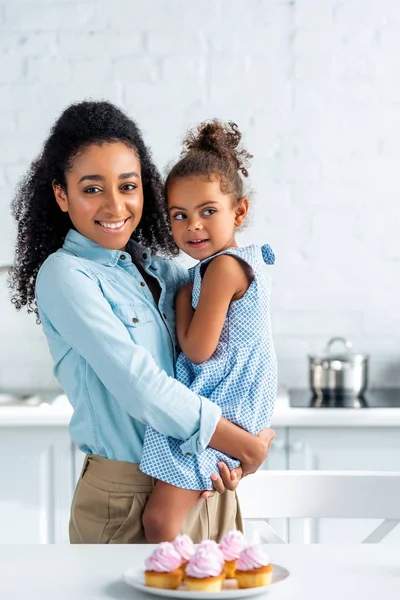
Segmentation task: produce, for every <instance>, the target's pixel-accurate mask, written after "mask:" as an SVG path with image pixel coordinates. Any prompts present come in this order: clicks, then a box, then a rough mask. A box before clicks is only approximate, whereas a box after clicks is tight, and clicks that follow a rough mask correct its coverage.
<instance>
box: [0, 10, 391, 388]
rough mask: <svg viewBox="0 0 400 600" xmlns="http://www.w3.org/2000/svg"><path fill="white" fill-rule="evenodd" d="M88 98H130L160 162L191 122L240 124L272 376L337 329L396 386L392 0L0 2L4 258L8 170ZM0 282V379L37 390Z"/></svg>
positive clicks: (299, 380) (245, 238)
mask: <svg viewBox="0 0 400 600" xmlns="http://www.w3.org/2000/svg"><path fill="white" fill-rule="evenodd" d="M89 96H90V97H93V98H107V99H110V100H112V101H114V102H117V103H118V104H120V105H121V106H122V107H123V108H124V109H126V110H127V111H128V112H129V114H130V115H131V116H132V117H133V118H135V119H136V120H137V121H138V123H139V124H140V126H141V127H142V129H143V131H144V134H145V139H146V141H147V142H148V144H149V145H150V146H151V147H152V148H153V151H154V156H155V159H156V162H157V164H158V165H159V166H160V167H164V166H165V165H166V164H167V163H168V162H169V161H171V160H172V159H174V158H175V157H176V155H177V153H178V150H179V141H180V139H181V138H182V136H183V134H184V132H185V130H186V129H187V128H188V127H189V126H192V125H194V124H196V123H197V122H198V121H200V120H202V119H204V118H209V117H214V116H218V117H221V118H223V119H234V120H236V121H237V123H238V124H239V125H240V127H241V128H242V129H243V131H244V132H245V141H246V143H247V146H248V148H249V150H250V151H251V152H252V153H253V154H254V155H255V158H254V164H253V167H252V169H251V182H250V183H251V186H252V188H253V189H254V190H255V192H256V194H255V199H254V205H253V218H252V221H251V223H250V225H249V227H248V228H247V230H246V231H245V232H244V233H243V235H242V242H243V243H247V242H250V241H257V242H260V243H261V242H265V241H268V242H270V243H271V245H272V246H273V247H274V249H275V251H276V254H277V265H276V269H275V287H274V306H273V322H274V330H275V340H276V346H277V351H278V356H279V363H280V382H281V385H297V386H299V385H305V384H306V381H307V379H306V378H307V361H306V354H307V352H309V351H319V350H320V349H321V347H323V345H324V344H325V342H326V340H327V338H328V337H329V336H331V335H336V334H344V335H348V336H349V337H351V338H352V339H353V341H354V344H355V346H356V347H357V348H359V349H360V350H362V351H367V352H370V353H371V371H372V383H374V384H376V385H380V384H382V385H393V384H397V385H400V318H399V316H398V308H397V307H398V305H399V294H400V278H399V270H400V241H399V226H400V201H399V182H398V176H397V173H398V172H399V161H400V3H399V2H398V0H380V2H376V0H347V1H346V2H343V1H340V0H280V1H278V0H250V1H249V2H232V1H229V0H219V1H218V2H215V0H201V1H200V2H196V3H194V2H193V3H189V2H187V1H185V0H175V1H174V2H171V1H170V0H148V1H146V2H144V1H140V2H139V1H138V0H137V1H131V2H127V1H126V0H113V1H112V2H109V1H108V0H97V1H96V0H92V1H82V0H80V1H78V0H41V1H39V0H38V1H35V0H30V1H28V0H25V1H23V0H0V207H1V209H2V235H1V236H0V264H1V263H5V262H9V261H10V260H11V258H12V240H13V225H12V222H11V218H10V217H9V202H10V199H11V196H12V191H13V187H14V184H15V182H16V180H17V179H18V177H19V176H20V174H22V172H23V171H24V169H25V168H26V167H27V166H28V164H29V161H30V160H31V159H32V158H33V157H34V156H35V155H36V153H37V152H38V151H39V148H40V145H41V143H42V141H43V140H44V137H45V136H46V134H47V131H48V128H49V126H50V125H51V123H52V121H53V120H54V119H55V118H56V117H57V116H58V114H59V113H60V111H61V110H62V109H63V108H64V107H65V106H66V105H67V104H68V103H70V102H71V101H77V100H80V99H83V98H86V97H89ZM2 290H3V291H2V292H1V295H0V339H1V343H0V387H1V386H2V385H5V386H11V385H21V384H22V385H24V386H25V387H29V386H30V385H40V386H46V385H50V383H51V382H52V379H51V375H50V371H51V362H50V359H49V356H48V353H47V348H46V344H45V342H44V340H43V337H42V335H41V330H40V328H39V327H37V326H36V325H35V322H34V319H33V318H32V316H29V317H28V316H26V315H23V314H17V313H15V311H14V309H13V307H12V306H11V305H10V304H9V303H8V301H7V292H6V290H5V289H4V286H3V288H2Z"/></svg>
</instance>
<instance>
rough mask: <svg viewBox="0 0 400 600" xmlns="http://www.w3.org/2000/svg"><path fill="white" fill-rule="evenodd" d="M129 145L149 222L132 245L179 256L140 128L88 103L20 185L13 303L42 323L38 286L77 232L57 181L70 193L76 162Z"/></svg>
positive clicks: (64, 122)
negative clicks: (94, 149) (88, 152)
mask: <svg viewBox="0 0 400 600" xmlns="http://www.w3.org/2000/svg"><path fill="white" fill-rule="evenodd" d="M112 142H123V143H124V144H126V145H127V146H129V147H130V148H132V149H133V150H134V151H135V152H136V154H137V156H138V158H139V160H140V165H141V174H142V183H143V198H144V204H143V216H142V219H141V221H140V223H139V225H138V226H137V228H136V230H135V231H134V233H133V234H132V239H135V240H136V241H138V242H140V243H141V244H143V245H144V246H146V247H148V248H150V250H151V251H153V252H161V253H162V254H166V255H174V254H177V247H176V245H175V243H174V241H173V238H172V235H171V230H170V225H169V222H168V215H167V212H166V205H165V197H164V187H163V182H162V179H161V176H160V174H159V172H158V170H157V168H156V167H155V165H154V163H153V162H152V157H151V154H150V151H149V150H148V148H147V147H146V146H145V144H144V141H143V138H142V133H141V131H140V129H139V128H138V127H137V125H136V124H135V123H134V122H133V121H132V120H131V119H130V118H129V117H128V116H127V115H125V114H124V113H123V112H122V111H121V110H120V109H119V108H117V107H116V106H114V105H113V104H111V103H110V102H102V101H93V102H92V101H84V102H80V103H77V104H72V105H71V106H69V107H68V108H67V109H66V110H65V111H64V112H63V113H62V115H61V116H60V117H59V119H58V120H57V121H56V122H55V124H54V125H53V127H52V129H51V131H50V135H49V137H48V139H47V140H46V141H45V143H44V145H43V149H42V152H41V154H40V155H39V157H38V158H37V159H36V160H35V161H33V163H32V164H31V167H30V169H29V171H28V172H27V173H26V175H25V177H24V178H23V179H22V181H21V182H20V183H19V185H18V187H17V190H16V194H15V197H14V199H13V202H12V205H11V208H12V214H13V216H14V218H15V219H16V221H17V225H18V233H17V241H16V248H15V257H14V264H13V267H12V269H11V271H10V277H9V286H10V288H11V289H12V295H11V301H12V303H13V304H14V305H15V308H16V309H17V310H20V309H21V308H22V307H23V306H26V307H27V310H28V312H34V313H35V314H36V316H37V318H38V310H37V306H36V303H35V282H36V277H37V274H38V271H39V269H40V267H41V265H42V264H43V262H44V261H45V260H46V258H47V257H48V256H49V255H50V254H52V253H53V252H55V251H56V250H58V249H59V248H61V247H62V245H63V243H64V239H65V236H66V234H67V233H68V231H69V229H71V228H72V227H73V225H72V222H71V220H70V218H69V215H68V213H64V212H62V211H61V209H60V208H59V206H58V204H57V202H56V200H55V197H54V192H53V188H52V182H53V181H54V180H55V181H56V182H58V184H59V185H61V186H62V187H63V188H64V189H65V190H66V188H67V186H66V173H67V172H68V170H69V169H71V167H72V165H73V160H74V157H76V156H77V155H78V154H79V153H80V152H81V151H82V150H84V149H85V148H87V147H88V146H89V145H90V144H104V143H112Z"/></svg>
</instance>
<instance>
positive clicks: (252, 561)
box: [236, 544, 270, 571]
mask: <svg viewBox="0 0 400 600" xmlns="http://www.w3.org/2000/svg"><path fill="white" fill-rule="evenodd" d="M269 563H270V560H269V556H268V554H266V553H265V552H264V551H263V549H262V548H261V546H260V545H259V544H254V545H253V546H248V547H247V548H244V550H242V551H241V553H240V555H239V558H238V559H237V561H236V568H237V569H238V570H239V571H250V570H251V569H258V568H259V567H265V566H266V565H269Z"/></svg>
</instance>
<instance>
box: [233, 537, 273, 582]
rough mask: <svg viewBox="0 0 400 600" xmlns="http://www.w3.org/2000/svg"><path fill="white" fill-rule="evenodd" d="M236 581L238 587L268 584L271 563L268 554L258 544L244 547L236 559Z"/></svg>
mask: <svg viewBox="0 0 400 600" xmlns="http://www.w3.org/2000/svg"><path fill="white" fill-rule="evenodd" d="M235 577H236V581H237V582H238V586H239V588H252V587H261V586H263V585H269V584H270V583H271V580H272V565H271V564H270V562H269V556H268V555H267V554H265V552H263V550H262V548H261V546H260V545H258V544H254V545H253V546H248V547H247V548H244V550H242V551H241V553H240V554H239V558H238V559H237V561H236V573H235Z"/></svg>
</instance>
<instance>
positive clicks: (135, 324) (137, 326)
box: [111, 302, 154, 347]
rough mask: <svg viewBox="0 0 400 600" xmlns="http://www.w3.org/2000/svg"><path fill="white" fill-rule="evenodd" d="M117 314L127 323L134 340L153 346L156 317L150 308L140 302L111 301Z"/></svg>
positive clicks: (126, 325)
mask: <svg viewBox="0 0 400 600" xmlns="http://www.w3.org/2000/svg"><path fill="white" fill-rule="evenodd" d="M111 308H112V310H113V313H114V314H115V316H116V317H117V318H118V319H119V320H120V321H121V322H122V323H123V324H124V325H125V327H126V328H127V330H128V332H129V335H130V336H131V338H132V340H133V341H134V342H135V343H137V344H141V345H143V346H146V347H149V346H151V342H152V339H153V337H154V317H153V314H152V312H151V310H150V309H149V308H147V307H146V306H140V305H138V304H129V303H127V304H125V303H120V302H113V303H111Z"/></svg>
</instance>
